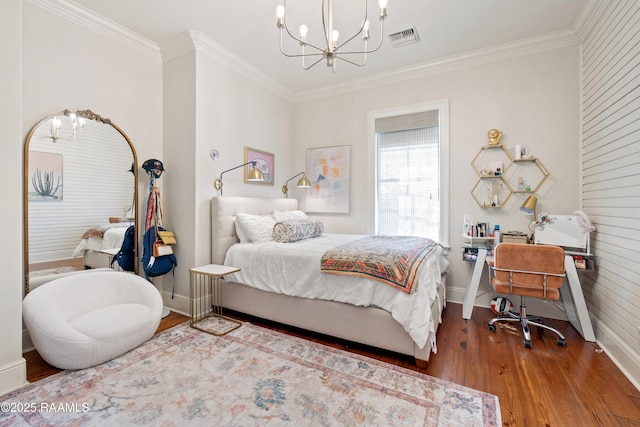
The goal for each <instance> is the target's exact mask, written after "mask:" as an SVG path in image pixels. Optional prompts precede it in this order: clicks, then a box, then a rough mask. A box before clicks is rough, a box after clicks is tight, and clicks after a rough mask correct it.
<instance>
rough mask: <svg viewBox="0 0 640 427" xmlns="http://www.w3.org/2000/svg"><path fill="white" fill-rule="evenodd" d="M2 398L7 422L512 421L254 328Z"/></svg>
mask: <svg viewBox="0 0 640 427" xmlns="http://www.w3.org/2000/svg"><path fill="white" fill-rule="evenodd" d="M0 405H1V406H0V407H1V409H2V410H1V411H0V425H2V426H22V425H37V426H48V425H66V426H70V425H74V426H80V425H82V426H86V425H109V426H115V425H127V426H131V425H153V426H184V425H212V426H292V427H293V426H295V427H297V426H499V425H500V424H501V418H500V407H499V404H498V398H497V397H496V396H493V395H490V394H487V393H483V392H480V391H476V390H473V389H469V388H466V387H462V386H459V385H456V384H453V383H450V382H447V381H443V380H440V379H437V378H432V377H429V376H427V375H423V374H420V373H418V372H414V371H411V370H407V369H404V368H399V367H397V366H394V365H390V364H386V363H383V362H378V361H376V360H373V359H370V358H366V357H362V356H358V355H354V354H350V353H347V352H343V351H340V350H336V349H333V348H330V347H326V346H324V345H320V344H316V343H313V342H310V341H306V340H303V339H299V338H296V337H291V336H288V335H285V334H281V333H278V332H275V331H270V330H267V329H263V328H261V327H257V326H254V325H251V324H247V323H245V324H243V326H242V327H240V328H239V329H236V330H235V331H233V332H231V333H230V334H228V335H225V336H222V337H215V336H213V335H210V334H207V333H204V332H201V331H198V330H196V329H193V328H190V327H189V326H188V325H187V324H182V325H178V326H176V327H174V328H172V329H169V330H167V331H165V332H162V333H160V334H158V335H156V336H155V337H154V338H152V339H151V340H150V341H148V342H146V343H145V344H143V345H142V346H140V347H138V348H137V349H135V350H133V351H131V352H129V353H127V354H125V355H123V356H120V357H118V358H116V359H114V360H112V361H110V362H107V363H104V364H102V365H99V366H96V367H94V368H90V369H85V370H81V371H64V372H61V373H59V374H56V375H54V376H52V377H49V378H46V379H44V380H41V381H38V382H36V383H33V384H30V385H28V386H26V387H24V388H22V389H19V390H17V391H15V392H12V393H10V394H7V395H5V396H2V397H0ZM16 411H22V412H16Z"/></svg>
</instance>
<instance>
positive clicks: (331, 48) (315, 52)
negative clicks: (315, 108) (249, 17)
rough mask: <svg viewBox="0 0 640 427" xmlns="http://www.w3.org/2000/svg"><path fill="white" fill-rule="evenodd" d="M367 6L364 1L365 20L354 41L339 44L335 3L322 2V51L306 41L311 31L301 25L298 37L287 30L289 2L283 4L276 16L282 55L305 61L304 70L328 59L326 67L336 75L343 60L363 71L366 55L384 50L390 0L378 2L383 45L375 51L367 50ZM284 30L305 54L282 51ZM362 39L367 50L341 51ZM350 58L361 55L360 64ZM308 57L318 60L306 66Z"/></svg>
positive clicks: (353, 36) (303, 63)
mask: <svg viewBox="0 0 640 427" xmlns="http://www.w3.org/2000/svg"><path fill="white" fill-rule="evenodd" d="M367 6H368V0H364V18H363V19H362V24H361V26H360V28H359V29H358V31H357V32H356V33H355V34H353V35H352V36H351V37H349V38H347V39H346V40H345V41H343V42H339V37H340V33H339V32H338V30H336V29H335V28H334V26H333V0H322V27H323V28H322V29H323V32H324V34H323V38H324V42H323V43H322V46H323V47H320V46H317V45H315V44H312V43H309V41H307V32H308V30H309V29H308V28H307V26H306V25H304V24H302V25H300V29H299V31H300V36H298V37H296V36H294V35H293V34H292V33H291V31H290V30H289V27H288V26H287V17H286V12H287V0H284V4H283V5H278V7H276V15H277V17H278V23H277V27H278V29H279V30H280V52H282V54H283V55H284V56H288V57H302V68H303V69H305V70H308V69H309V68H311V67H313V66H314V65H316V64H318V63H319V62H320V61H322V60H323V59H326V61H327V67H331V69H332V70H333V72H334V73H335V72H336V59H341V60H343V61H346V62H348V63H350V64H353V65H356V66H358V67H362V66H363V65H365V64H366V63H367V54H369V53H373V52H375V51H377V50H378V49H380V46H382V36H383V32H384V20H385V18H386V17H387V0H378V6H379V7H380V14H379V15H378V19H379V20H380V43H378V45H377V46H376V47H375V48H374V49H369V48H368V42H369V26H370V25H371V24H370V22H369V18H368V16H367ZM282 30H285V31H286V32H287V34H289V36H290V37H291V38H293V39H294V40H297V41H298V42H299V43H300V46H301V47H302V53H299V54H290V53H286V52H285V51H284V49H283V48H282ZM360 35H362V36H361V37H362V40H363V42H364V48H363V49H362V50H344V51H342V50H340V49H341V48H342V47H343V46H345V45H346V44H347V43H349V42H350V41H351V40H353V39H355V38H356V37H358V36H360ZM307 47H308V48H311V52H307V49H305V48H307ZM350 55H362V58H361V62H356V61H355V60H351V59H348V58H347V56H350ZM307 57H314V59H315V57H318V58H317V60H315V61H314V62H312V63H311V64H310V65H305V58H307Z"/></svg>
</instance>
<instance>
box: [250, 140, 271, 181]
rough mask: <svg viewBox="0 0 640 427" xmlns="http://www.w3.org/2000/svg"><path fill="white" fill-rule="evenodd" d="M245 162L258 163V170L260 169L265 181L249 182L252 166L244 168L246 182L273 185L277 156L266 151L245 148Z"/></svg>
mask: <svg viewBox="0 0 640 427" xmlns="http://www.w3.org/2000/svg"><path fill="white" fill-rule="evenodd" d="M244 162H245V163H247V162H256V168H258V169H260V171H261V172H262V175H264V181H247V175H248V174H249V171H250V170H251V165H245V167H244V182H245V183H250V184H268V185H273V177H274V176H275V175H274V173H275V155H274V154H272V153H267V152H266V151H261V150H256V149H255V148H249V147H244Z"/></svg>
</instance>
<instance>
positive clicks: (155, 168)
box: [142, 159, 164, 178]
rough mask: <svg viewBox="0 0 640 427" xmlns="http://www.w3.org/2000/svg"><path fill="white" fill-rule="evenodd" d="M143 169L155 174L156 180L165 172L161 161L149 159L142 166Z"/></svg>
mask: <svg viewBox="0 0 640 427" xmlns="http://www.w3.org/2000/svg"><path fill="white" fill-rule="evenodd" d="M142 169H144V170H146V171H147V173H153V176H155V177H156V178H160V175H162V172H163V171H164V166H163V165H162V162H161V161H160V160H157V159H149V160H145V162H144V163H143V164H142Z"/></svg>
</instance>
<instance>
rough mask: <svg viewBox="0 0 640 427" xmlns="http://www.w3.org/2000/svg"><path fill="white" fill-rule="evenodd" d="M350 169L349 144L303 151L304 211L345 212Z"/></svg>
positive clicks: (346, 209)
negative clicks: (306, 183) (306, 181)
mask: <svg viewBox="0 0 640 427" xmlns="http://www.w3.org/2000/svg"><path fill="white" fill-rule="evenodd" d="M350 167H351V146H350V145H339V146H334V147H322V148H309V149H307V178H309V180H310V181H311V188H309V191H308V193H307V200H306V210H307V211H308V212H318V213H324V212H326V213H349V187H350V173H351V169H350Z"/></svg>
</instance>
